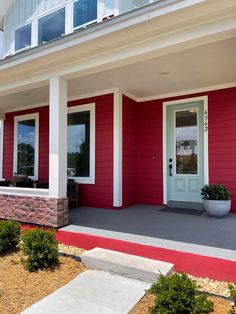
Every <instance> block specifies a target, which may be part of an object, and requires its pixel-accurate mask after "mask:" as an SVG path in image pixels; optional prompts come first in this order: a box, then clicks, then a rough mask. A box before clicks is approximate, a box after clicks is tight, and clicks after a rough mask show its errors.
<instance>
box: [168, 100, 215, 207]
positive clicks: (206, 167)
mask: <svg viewBox="0 0 236 314" xmlns="http://www.w3.org/2000/svg"><path fill="white" fill-rule="evenodd" d="M195 101H203V110H204V111H205V110H206V112H208V96H200V97H191V98H184V99H179V100H171V101H165V102H163V143H162V146H163V204H167V135H166V134H167V132H166V128H167V123H166V109H167V106H170V105H179V104H184V103H191V102H195ZM208 182H209V159H208V130H207V131H206V132H205V130H204V184H208Z"/></svg>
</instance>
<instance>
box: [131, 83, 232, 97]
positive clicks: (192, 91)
mask: <svg viewBox="0 0 236 314" xmlns="http://www.w3.org/2000/svg"><path fill="white" fill-rule="evenodd" d="M232 87H236V82H232V83H227V84H220V85H213V86H208V87H203V88H196V89H187V90H184V91H180V92H173V93H167V94H157V95H153V96H150V97H137V98H133V99H134V100H135V101H137V102H145V101H151V100H158V99H163V100H164V99H166V98H173V97H179V96H185V95H191V94H199V93H207V92H211V91H214V90H220V89H227V88H232ZM133 97H135V96H133Z"/></svg>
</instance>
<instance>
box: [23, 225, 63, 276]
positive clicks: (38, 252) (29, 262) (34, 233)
mask: <svg viewBox="0 0 236 314" xmlns="http://www.w3.org/2000/svg"><path fill="white" fill-rule="evenodd" d="M22 249H23V253H24V255H26V256H27V259H26V260H24V261H23V263H24V265H25V269H26V270H28V271H37V270H38V269H43V268H48V267H49V266H51V265H55V264H56V263H57V262H58V242H57V241H56V238H55V232H54V231H44V230H42V229H34V230H27V231H25V232H24V233H23V236H22Z"/></svg>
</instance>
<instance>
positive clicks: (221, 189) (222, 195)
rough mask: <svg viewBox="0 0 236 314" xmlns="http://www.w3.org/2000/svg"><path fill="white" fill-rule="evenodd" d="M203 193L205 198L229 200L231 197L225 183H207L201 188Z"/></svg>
mask: <svg viewBox="0 0 236 314" xmlns="http://www.w3.org/2000/svg"><path fill="white" fill-rule="evenodd" d="M201 195H202V198H203V199H205V200H219V201H227V200H229V199H230V192H229V190H228V189H227V188H226V187H225V186H224V185H223V184H209V185H208V184H206V185H204V187H203V188H202V189H201Z"/></svg>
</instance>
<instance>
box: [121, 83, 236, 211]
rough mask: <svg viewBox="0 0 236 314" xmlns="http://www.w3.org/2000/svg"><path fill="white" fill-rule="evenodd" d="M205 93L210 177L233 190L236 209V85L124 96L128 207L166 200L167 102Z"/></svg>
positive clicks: (124, 162) (125, 181)
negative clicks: (143, 97)
mask: <svg viewBox="0 0 236 314" xmlns="http://www.w3.org/2000/svg"><path fill="white" fill-rule="evenodd" d="M205 95H208V111H209V114H208V119H209V180H210V183H223V184H226V185H227V186H228V188H229V189H230V191H231V193H232V212H236V88H229V89H223V90H218V91H211V92H205V93H199V94H194V95H193V94H192V95H185V96H180V97H175V98H168V99H161V100H153V101H148V102H141V103H136V102H134V101H131V100H129V99H128V98H127V97H125V98H124V104H123V106H124V108H123V115H124V118H123V141H124V144H123V195H124V206H127V205H129V204H130V203H135V202H136V203H145V204H162V203H163V177H162V176H163V172H162V104H163V102H164V101H170V100H177V99H184V98H190V97H195V96H205ZM134 119H135V120H136V121H134ZM134 125H135V126H134ZM134 134H136V136H134ZM126 137H127V139H126ZM134 147H137V149H136V151H135V148H134ZM129 167H130V169H129ZM134 167H136V171H135V169H134ZM134 191H136V196H135V193H134Z"/></svg>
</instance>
